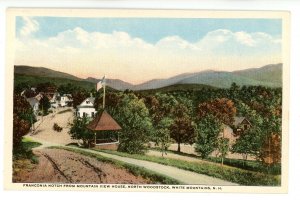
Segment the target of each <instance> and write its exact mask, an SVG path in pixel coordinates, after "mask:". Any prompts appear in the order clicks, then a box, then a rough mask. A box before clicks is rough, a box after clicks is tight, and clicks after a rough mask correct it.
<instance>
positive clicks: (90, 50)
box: [15, 16, 282, 84]
mask: <svg viewBox="0 0 300 200" xmlns="http://www.w3.org/2000/svg"><path fill="white" fill-rule="evenodd" d="M281 37H282V32H281V20H280V19H209V18H193V19H192V18H191V19H190V18H184V19H183V18H74V17H73V18H70V17H21V16H20V17H17V18H16V52H15V64H16V65H30V66H43V67H47V68H50V69H54V70H58V71H62V72H66V73H70V74H72V75H75V76H78V77H81V78H87V77H95V78H100V77H102V76H103V75H104V74H105V75H106V77H108V78H118V79H121V80H123V81H127V82H130V83H133V84H138V83H142V82H145V81H148V80H151V79H155V78H168V77H171V76H175V75H178V74H181V73H187V72H199V71H203V70H224V71H234V70H241V69H246V68H251V67H261V66H264V65H267V64H275V63H280V62H282V60H281V59H282V58H281V54H282V53H281V42H282V41H281Z"/></svg>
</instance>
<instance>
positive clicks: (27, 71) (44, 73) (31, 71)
mask: <svg viewBox="0 0 300 200" xmlns="http://www.w3.org/2000/svg"><path fill="white" fill-rule="evenodd" d="M15 73H16V74H23V75H30V76H41V77H52V78H66V79H71V80H75V81H82V79H80V78H78V77H76V76H73V75H71V74H68V73H64V72H59V71H55V70H52V69H48V68H45V67H31V66H26V65H15Z"/></svg>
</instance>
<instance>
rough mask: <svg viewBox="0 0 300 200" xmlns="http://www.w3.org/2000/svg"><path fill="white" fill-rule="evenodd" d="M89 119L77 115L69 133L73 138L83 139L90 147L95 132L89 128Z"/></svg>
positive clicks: (85, 144)
mask: <svg viewBox="0 0 300 200" xmlns="http://www.w3.org/2000/svg"><path fill="white" fill-rule="evenodd" d="M88 122H89V121H88V120H87V118H86V117H83V118H80V117H75V118H74V120H73V122H72V123H71V124H70V126H71V128H70V131H69V134H70V135H71V138H72V139H76V140H82V142H83V146H84V147H90V146H91V143H92V139H93V136H94V134H93V133H92V131H90V130H89V129H87V128H86V127H87V125H88Z"/></svg>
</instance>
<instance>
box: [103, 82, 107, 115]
mask: <svg viewBox="0 0 300 200" xmlns="http://www.w3.org/2000/svg"><path fill="white" fill-rule="evenodd" d="M105 85H106V84H103V110H104V109H105Z"/></svg>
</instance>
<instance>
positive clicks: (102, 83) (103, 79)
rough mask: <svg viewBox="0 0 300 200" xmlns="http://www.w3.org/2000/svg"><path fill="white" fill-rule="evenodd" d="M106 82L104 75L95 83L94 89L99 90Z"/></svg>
mask: <svg viewBox="0 0 300 200" xmlns="http://www.w3.org/2000/svg"><path fill="white" fill-rule="evenodd" d="M105 84H106V80H105V75H104V76H103V78H102V79H101V80H100V81H99V82H98V83H97V85H96V90H97V91H98V90H100V89H101V88H102V87H103V86H104V85H105Z"/></svg>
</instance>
